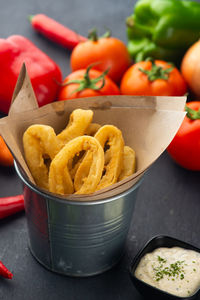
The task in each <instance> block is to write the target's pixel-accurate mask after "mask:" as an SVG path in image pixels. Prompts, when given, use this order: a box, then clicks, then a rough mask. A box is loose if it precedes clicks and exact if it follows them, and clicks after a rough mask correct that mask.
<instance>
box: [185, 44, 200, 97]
mask: <svg viewBox="0 0 200 300" xmlns="http://www.w3.org/2000/svg"><path fill="white" fill-rule="evenodd" d="M199 54H200V40H198V41H197V42H196V43H194V44H193V45H192V46H191V47H190V48H189V49H188V50H187V51H186V53H185V55H184V57H183V60H182V63H181V73H182V75H183V77H184V79H185V81H186V82H187V84H188V86H189V89H190V90H191V92H192V93H193V94H194V96H195V97H196V99H199V98H198V97H200V85H199V78H200V55H199Z"/></svg>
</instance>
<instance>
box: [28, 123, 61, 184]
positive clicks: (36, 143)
mask: <svg viewBox="0 0 200 300" xmlns="http://www.w3.org/2000/svg"><path fill="white" fill-rule="evenodd" d="M23 145H24V153H25V158H26V161H27V164H28V166H29V169H30V171H31V173H32V175H33V178H34V179H35V182H36V184H37V185H38V186H39V187H41V188H44V189H48V173H49V170H48V166H47V164H46V163H45V160H47V159H50V160H52V159H53V158H54V157H55V156H56V154H57V153H58V152H59V151H60V149H61V144H60V143H58V141H57V138H56V134H55V132H54V129H53V128H52V127H50V126H48V125H32V126H30V127H29V128H28V129H27V130H26V131H25V133H24V135H23Z"/></svg>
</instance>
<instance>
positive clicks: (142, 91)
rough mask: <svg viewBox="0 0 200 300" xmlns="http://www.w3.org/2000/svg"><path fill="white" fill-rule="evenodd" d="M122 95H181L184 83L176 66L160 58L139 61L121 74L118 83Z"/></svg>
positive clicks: (184, 88) (183, 91) (184, 89)
mask: <svg viewBox="0 0 200 300" xmlns="http://www.w3.org/2000/svg"><path fill="white" fill-rule="evenodd" d="M120 90H121V93H122V94H124V95H146V96H182V95H184V94H185V93H186V92H187V86H186V83H185V81H184V79H183V77H182V75H181V73H180V72H179V71H178V69H177V68H175V67H173V66H172V65H171V64H169V63H167V62H165V61H161V60H155V61H153V60H147V61H141V62H138V63H136V64H134V65H132V66H131V67H130V68H129V69H128V70H127V71H126V72H125V74H124V75H123V77H122V80H121V85H120Z"/></svg>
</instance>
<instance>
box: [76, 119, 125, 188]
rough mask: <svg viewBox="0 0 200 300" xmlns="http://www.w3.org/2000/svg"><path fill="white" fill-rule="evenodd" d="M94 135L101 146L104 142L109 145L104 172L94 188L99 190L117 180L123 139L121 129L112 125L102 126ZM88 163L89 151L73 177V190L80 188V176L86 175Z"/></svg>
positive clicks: (121, 164)
mask: <svg viewBox="0 0 200 300" xmlns="http://www.w3.org/2000/svg"><path fill="white" fill-rule="evenodd" d="M94 137H95V138H96V139H97V140H98V141H99V142H100V144H101V146H102V148H104V147H105V145H106V143H107V145H108V146H109V149H108V150H107V151H108V152H109V155H105V157H106V159H107V160H108V162H107V164H106V165H105V167H104V168H105V174H104V175H103V176H102V178H101V180H100V182H99V184H98V186H97V188H96V190H100V189H102V188H104V187H107V186H109V185H111V184H113V183H116V182H117V179H118V177H119V174H120V172H121V170H122V167H123V151H124V140H123V137H122V133H121V131H120V130H119V129H118V128H117V127H115V126H113V125H104V126H102V127H101V128H100V129H99V130H98V131H97V133H96V134H95V136H94ZM107 151H106V152H107ZM90 163H91V155H90V153H87V154H86V156H85V158H84V159H83V161H82V163H81V164H80V166H79V168H78V170H77V172H76V174H75V177H74V188H75V190H79V189H80V186H81V183H82V180H83V179H82V178H83V177H84V176H87V173H88V171H89V166H90ZM83 174H84V175H83Z"/></svg>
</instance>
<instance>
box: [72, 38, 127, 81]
mask: <svg viewBox="0 0 200 300" xmlns="http://www.w3.org/2000/svg"><path fill="white" fill-rule="evenodd" d="M95 62H97V63H98V64H97V65H95V66H94V69H96V70H99V71H105V70H107V69H108V68H109V73H108V75H109V77H110V78H111V79H112V80H114V81H115V82H117V83H119V82H120V80H121V77H122V75H123V74H124V72H125V71H126V70H127V68H128V67H129V66H130V62H131V60H130V56H129V53H128V50H127V48H126V45H125V44H124V43H123V42H122V41H120V40H119V39H116V38H113V37H102V38H99V39H98V38H97V39H95V40H90V39H89V40H87V41H86V42H82V43H79V44H78V45H77V46H76V47H75V48H74V49H73V51H72V54H71V68H72V71H75V70H78V69H84V68H87V67H88V65H90V64H92V63H95Z"/></svg>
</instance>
